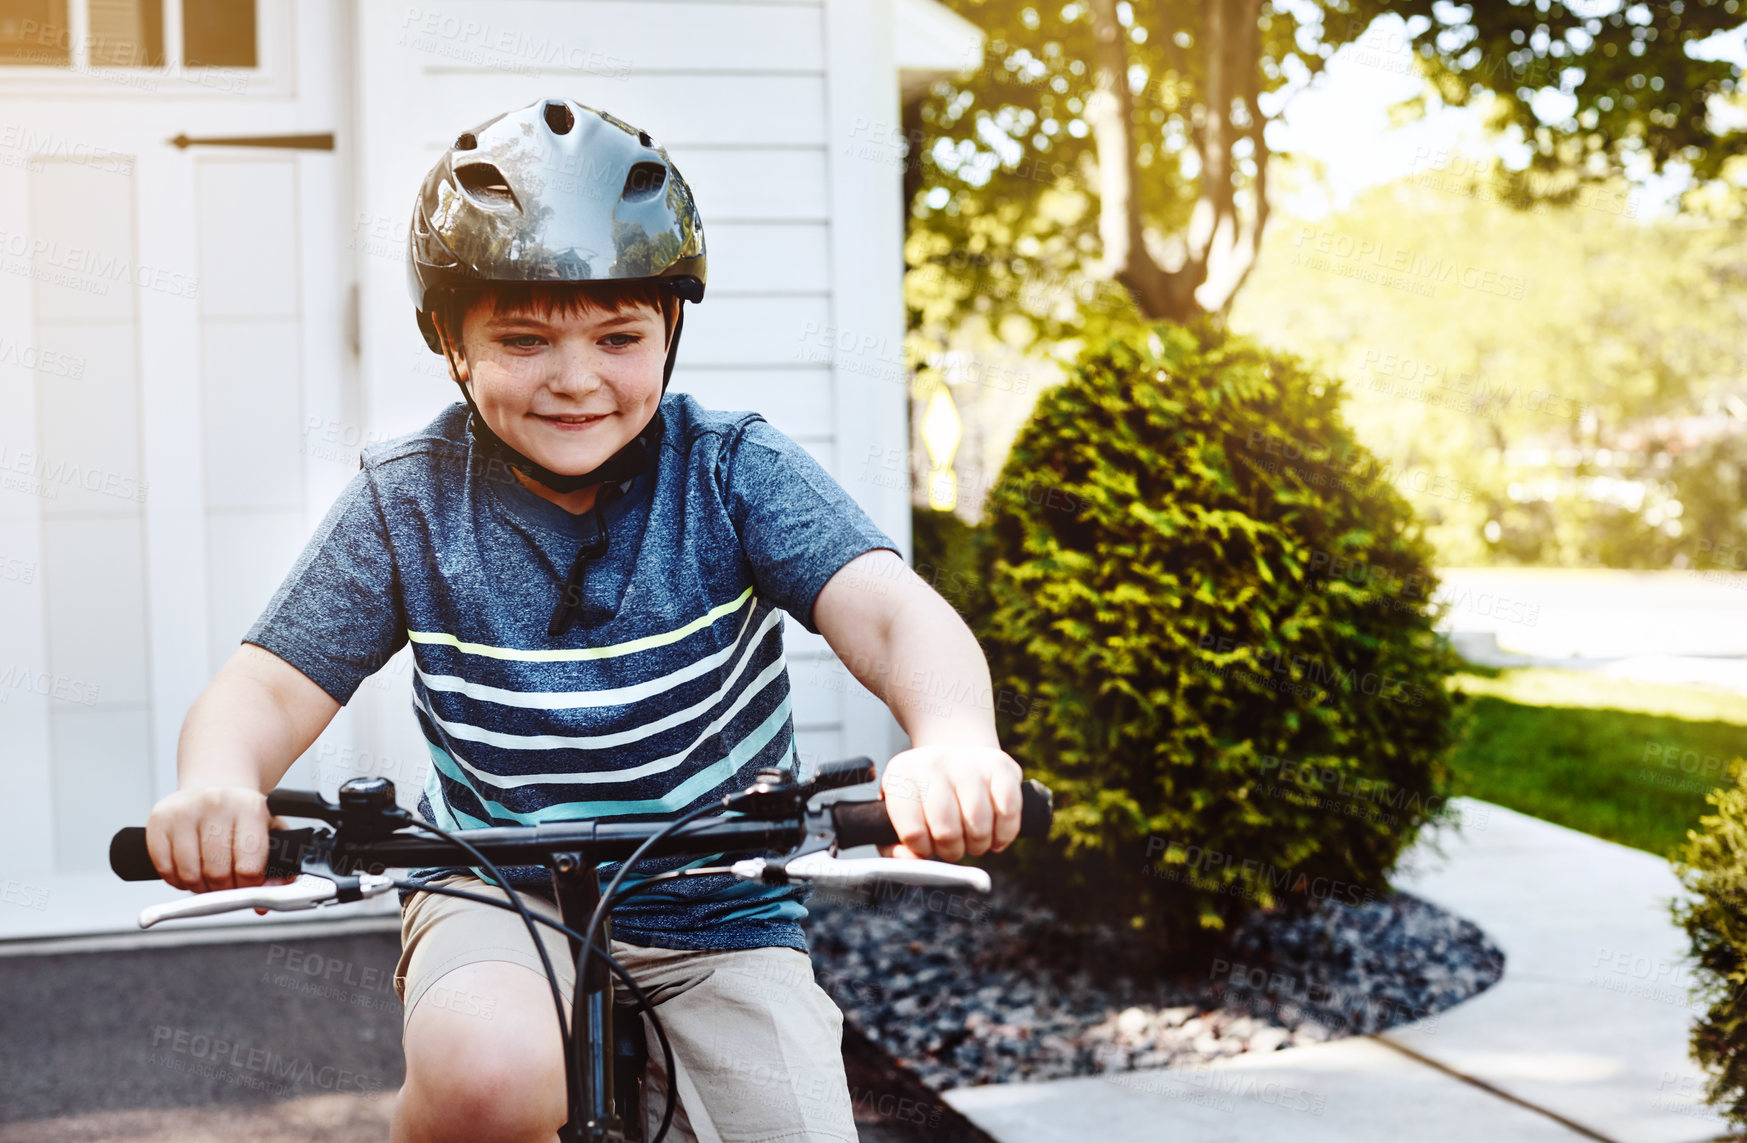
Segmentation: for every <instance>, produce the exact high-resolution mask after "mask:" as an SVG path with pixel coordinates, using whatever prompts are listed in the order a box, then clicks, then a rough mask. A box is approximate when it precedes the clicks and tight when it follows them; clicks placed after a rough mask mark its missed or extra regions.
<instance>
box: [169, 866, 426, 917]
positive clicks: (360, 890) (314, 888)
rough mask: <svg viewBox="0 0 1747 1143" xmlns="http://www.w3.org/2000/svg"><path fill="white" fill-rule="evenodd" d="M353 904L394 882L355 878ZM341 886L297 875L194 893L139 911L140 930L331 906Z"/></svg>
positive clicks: (381, 878)
mask: <svg viewBox="0 0 1747 1143" xmlns="http://www.w3.org/2000/svg"><path fill="white" fill-rule="evenodd" d="M356 878H357V882H358V886H357V897H350V896H349V895H348V899H350V900H357V899H358V898H359V897H375V896H377V895H378V894H381V893H386V892H388V891H389V890H390V889H392V888H394V878H392V877H387V876H383V875H381V874H377V873H360V874H357V875H356ZM340 890H341V886H340V885H339V884H338V883H336V882H335V880H334V879H333V878H331V877H323V876H320V875H319V874H315V873H303V874H299V875H298V877H297V879H296V880H295V881H292V882H291V883H290V884H288V885H255V886H250V887H248V888H245V889H217V890H214V891H213V892H211V893H197V894H195V895H194V896H192V897H189V898H186V899H184V900H181V901H171V902H169V903H167V904H163V905H152V906H150V907H148V908H145V909H142V910H140V928H142V929H149V928H151V927H152V926H153V925H155V924H157V923H158V922H159V921H174V920H178V919H180V918H182V917H204V916H208V915H210V914H213V913H228V912H230V911H231V910H233V909H271V910H273V911H275V912H281V913H284V912H294V911H296V910H299V909H313V908H315V907H316V906H318V905H327V904H332V903H334V902H336V901H339V900H340V899H341V893H340Z"/></svg>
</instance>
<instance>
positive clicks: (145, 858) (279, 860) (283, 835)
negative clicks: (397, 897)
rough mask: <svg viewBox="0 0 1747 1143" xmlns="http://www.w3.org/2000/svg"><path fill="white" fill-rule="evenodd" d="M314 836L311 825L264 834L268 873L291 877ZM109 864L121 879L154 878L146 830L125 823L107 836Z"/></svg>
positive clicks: (299, 866) (155, 871)
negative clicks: (109, 836)
mask: <svg viewBox="0 0 1747 1143" xmlns="http://www.w3.org/2000/svg"><path fill="white" fill-rule="evenodd" d="M314 836H315V830H313V829H276V830H271V831H269V835H268V838H267V873H266V876H268V877H295V876H297V874H298V873H299V872H300V871H301V869H302V863H303V851H304V850H305V849H307V848H308V847H309V843H310V841H311V839H313V838H314ZM109 868H110V869H112V870H114V871H115V875H116V876H117V877H119V878H121V879H122V880H123V881H156V880H158V870H157V867H156V866H155V865H153V864H152V855H151V853H150V852H149V851H148V850H147V849H146V831H145V829H144V828H143V827H141V826H127V827H125V828H123V829H118V830H116V831H115V836H114V837H112V838H110V839H109Z"/></svg>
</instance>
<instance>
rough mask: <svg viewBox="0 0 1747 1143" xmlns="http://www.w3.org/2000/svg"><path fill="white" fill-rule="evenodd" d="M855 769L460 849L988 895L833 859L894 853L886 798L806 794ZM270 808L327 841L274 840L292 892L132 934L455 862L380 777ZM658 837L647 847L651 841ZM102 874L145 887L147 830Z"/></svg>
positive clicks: (761, 783)
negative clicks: (690, 816) (655, 816)
mask: <svg viewBox="0 0 1747 1143" xmlns="http://www.w3.org/2000/svg"><path fill="white" fill-rule="evenodd" d="M874 773H875V771H874V766H873V763H872V762H870V761H868V760H867V759H865V758H857V759H852V760H848V761H845V762H837V763H830V764H828V765H826V766H823V767H821V768H820V770H819V772H818V773H817V774H815V775H814V776H813V777H812V778H811V779H810V780H808V781H806V782H797V781H795V780H794V779H793V778H792V776H790V775H788V774H787V773H786V772H783V771H780V770H766V771H761V772H760V774H759V776H758V778H757V780H755V781H754V783H753V784H752V785H751V786H750V787H748V788H747V789H745V790H742V791H741V792H739V793H737V794H730V795H728V796H727V797H725V798H723V799H722V802H723V805H724V807H726V808H727V809H728V810H729V811H731V813H728V814H721V815H718V816H715V817H708V818H699V819H697V820H694V821H691V822H688V823H686V824H685V825H682V826H679V827H678V828H670V826H671V823H668V822H611V821H570V822H547V823H544V824H541V825H534V826H492V827H489V828H485V829H472V830H467V831H465V834H464V836H465V838H466V840H467V842H468V843H470V844H471V845H472V846H473V847H474V848H475V849H476V850H477V851H478V852H479V853H480V854H482V855H483V856H484V857H485V858H486V859H487V860H489V861H492V862H495V863H497V864H500V865H546V866H549V867H550V866H553V865H555V864H559V865H561V863H562V861H563V860H565V859H567V858H570V857H573V856H574V855H576V854H583V853H586V854H587V855H588V856H589V859H590V860H592V861H596V862H601V861H611V860H624V859H627V858H630V857H631V856H632V855H633V854H634V853H635V852H637V851H638V850H639V849H640V848H641V849H643V850H644V853H645V854H646V856H650V857H657V856H674V855H688V856H690V855H698V854H711V853H723V852H726V853H733V852H747V851H764V852H766V853H771V854H776V853H780V852H782V851H790V850H792V851H793V852H790V853H787V855H786V856H780V857H779V856H772V857H758V858H752V859H748V860H743V861H738V862H735V863H734V864H733V865H732V866H730V867H729V868H730V869H731V871H732V872H733V874H734V875H735V876H737V877H740V878H741V879H743V880H749V881H758V882H761V883H764V884H785V883H787V882H788V881H790V880H806V881H813V882H817V883H819V884H821V885H830V886H834V887H837V886H845V887H846V886H852V885H861V884H867V883H870V882H873V881H898V882H903V883H908V884H917V885H946V886H954V887H960V888H968V889H974V890H977V891H979V892H985V893H986V892H988V891H989V875H988V874H987V873H986V872H985V871H983V870H982V869H978V868H976V867H974V866H962V865H957V864H951V863H947V862H941V861H931V860H930V861H918V860H910V859H902V858H867V859H862V860H855V861H840V860H838V859H837V857H836V854H837V850H838V849H839V848H840V847H843V846H858V845H891V844H895V843H896V842H897V841H898V840H899V839H898V835H897V831H896V829H894V828H893V826H892V821H891V818H890V817H889V816H888V814H887V812H886V804H885V801H884V800H883V799H879V798H875V799H857V800H841V801H836V802H832V803H830V804H828V805H826V806H823V807H820V808H815V807H813V806H811V805H810V804H809V803H810V799H811V798H812V796H813V795H814V794H816V793H819V792H821V791H823V790H826V789H833V788H836V787H841V786H848V785H856V784H860V783H862V782H867V781H872V780H873V778H874ZM1021 797H1022V803H1021V814H1020V827H1019V836H1020V837H1030V838H1042V837H1047V836H1048V834H1049V830H1050V824H1051V821H1052V819H1053V809H1052V806H1051V799H1050V793H1049V791H1048V790H1047V789H1045V788H1044V786H1043V785H1042V784H1041V783H1039V782H1037V781H1035V780H1031V781H1027V782H1025V783H1024V784H1023V786H1022V787H1021ZM267 808H268V810H269V811H270V812H272V813H274V814H276V815H283V816H287V817H311V818H319V819H322V820H325V821H327V822H329V823H330V824H331V825H333V826H334V827H335V828H334V829H332V830H328V829H318V828H303V829H290V830H272V831H270V832H269V838H268V860H267V869H266V877H267V878H268V879H274V878H294V879H295V880H294V881H292V883H291V884H286V885H263V886H255V887H245V888H239V889H223V890H217V891H214V892H209V893H203V894H198V895H196V896H195V897H193V898H185V899H183V900H180V901H176V902H174V903H171V904H168V905H159V906H154V907H152V908H150V909H147V910H145V912H143V913H142V914H141V916H140V927H141V928H146V927H149V926H151V925H153V924H156V923H157V922H158V921H161V920H167V919H171V918H177V917H185V916H198V915H203V914H210V913H217V912H224V911H228V910H230V909H241V908H250V907H256V908H266V909H277V910H293V909H308V908H314V907H316V906H318V905H325V904H330V903H334V902H337V901H355V900H358V899H359V898H361V897H366V896H374V895H376V894H378V893H382V892H386V891H388V890H389V889H391V888H393V887H394V885H395V881H394V879H393V878H390V877H385V876H382V874H383V871H384V870H387V869H390V868H415V867H420V866H443V865H446V864H449V863H451V862H453V861H454V860H455V859H456V857H457V853H456V848H455V846H454V844H453V843H451V842H450V841H448V840H445V839H443V838H441V837H436V836H424V835H421V834H418V833H415V832H410V831H409V828H408V827H412V828H417V823H416V822H415V821H414V819H413V817H412V815H410V814H408V813H407V811H405V810H403V809H400V808H399V806H398V805H397V804H396V802H395V798H394V785H393V783H392V782H389V781H388V780H387V779H386V778H354V779H352V780H351V781H349V782H347V783H346V784H345V785H343V786H342V787H341V788H340V796H339V801H338V802H337V803H336V802H329V801H327V800H326V799H325V798H323V797H322V796H321V795H320V794H318V793H314V792H311V791H303V790H274V791H273V792H272V793H270V794H269V795H268V797H267ZM664 831H666V833H665V836H662V837H659V838H657V839H656V840H655V841H654V843H653V844H652V845H646V843H648V842H649V841H650V839H651V838H652V837H655V835H657V834H660V833H663V832H664ZM109 865H110V868H111V869H112V870H114V872H115V875H116V876H117V877H120V878H121V879H122V880H124V881H156V880H158V876H159V875H158V871H157V868H156V866H154V865H153V864H152V859H151V855H150V853H149V852H148V851H147V849H146V831H145V830H144V829H142V828H140V827H138V826H129V827H127V828H125V829H122V830H119V831H117V832H116V834H115V836H114V837H113V838H112V839H111V841H110V844H109Z"/></svg>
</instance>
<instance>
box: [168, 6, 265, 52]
mask: <svg viewBox="0 0 1747 1143" xmlns="http://www.w3.org/2000/svg"><path fill="white" fill-rule="evenodd" d="M182 61H183V63H185V64H186V65H187V66H189V67H254V66H256V64H255V0H182Z"/></svg>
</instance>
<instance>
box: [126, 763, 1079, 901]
mask: <svg viewBox="0 0 1747 1143" xmlns="http://www.w3.org/2000/svg"><path fill="white" fill-rule="evenodd" d="M274 793H275V794H279V793H291V794H296V795H298V796H299V797H300V798H304V797H315V798H316V799H318V800H319V798H320V796H319V795H310V794H307V793H306V792H305V791H301V790H294V791H278V790H275V791H274ZM1021 795H1022V797H1023V799H1024V801H1023V807H1022V809H1021V814H1020V824H1019V836H1020V837H1027V838H1041V837H1047V836H1048V835H1049V827H1050V822H1051V820H1052V818H1053V810H1052V807H1051V804H1050V795H1049V791H1048V790H1047V789H1045V788H1044V786H1043V785H1042V783H1040V782H1038V781H1036V780H1035V779H1032V780H1030V781H1028V782H1026V783H1025V784H1024V786H1022V787H1021ZM269 808H270V809H272V810H273V812H275V813H293V812H296V811H291V810H286V809H280V808H278V807H276V806H275V805H274V804H273V802H272V801H270V802H269ZM826 810H827V812H828V813H829V814H830V819H831V832H832V834H833V836H834V837H835V839H836V844H837V846H838V847H839V848H848V847H851V846H857V845H893V844H896V843H897V841H898V833H897V830H895V829H894V828H893V827H892V819H891V818H890V817H889V816H888V815H887V814H886V804H885V801H884V800H883V799H880V798H870V799H856V800H854V801H850V800H847V799H846V800H843V801H838V802H832V803H831V804H830V805H829V806H828V807H826ZM299 816H302V815H301V814H299ZM659 824H660V823H642V822H624V823H621V822H593V821H585V822H551V823H548V824H546V825H537V826H492V827H490V828H488V829H473V830H468V831H467V833H466V836H467V840H468V841H470V842H472V843H473V844H474V845H476V846H478V847H479V849H480V850H481V851H482V852H484V853H485V855H486V856H487V857H489V858H491V859H492V860H493V861H495V862H498V863H499V864H501V865H539V864H543V863H544V861H545V858H546V856H547V855H548V854H550V853H551V852H552V851H553V850H554V849H565V848H572V847H582V846H587V847H590V848H592V849H593V850H594V851H595V852H596V853H597V854H599V855H600V856H601V858H602V859H604V860H615V859H623V858H626V857H629V856H630V855H631V852H632V851H633V850H635V849H636V848H637V847H638V846H639V845H641V844H642V843H643V841H644V840H646V839H647V838H648V837H649V835H650V834H651V833H653V832H654V831H655V828H656V827H657V826H659ZM315 832H316V831H315V830H313V829H276V830H272V831H270V833H269V837H268V846H267V848H268V854H269V856H268V858H267V874H266V875H267V876H268V877H294V876H296V875H297V874H298V872H299V869H300V858H301V855H302V854H304V853H305V852H307V851H308V849H309V847H310V845H311V843H312V842H313V840H314V835H315ZM700 835H707V837H708V838H709V840H710V841H711V842H721V843H722V844H721V845H717V846H716V848H714V849H699V848H698V846H697V839H698V837H699V836H700ZM797 840H798V838H797V836H796V830H795V827H794V825H793V824H792V823H782V822H765V821H747V820H745V819H739V818H706V819H702V820H700V821H697V822H694V823H692V824H691V825H689V826H685V827H682V828H681V829H679V830H676V831H675V832H674V834H673V835H672V836H671V837H669V838H665V839H663V840H662V841H661V842H657V843H656V845H655V846H654V847H653V848H652V849H651V850H650V855H651V856H666V855H672V854H681V853H693V852H707V853H715V852H718V851H720V850H723V849H731V850H740V849H788V848H791V847H792V846H793V845H794V844H795V842H796V841H797ZM353 848H354V849H358V850H362V849H364V848H366V846H365V845H363V844H358V845H354V846H353ZM367 849H368V853H367V854H365V853H362V852H360V853H359V854H358V856H359V857H368V859H369V860H368V861H367V862H364V863H365V864H370V865H382V866H387V867H394V868H408V869H410V868H415V867H418V866H424V865H440V864H442V863H444V862H446V861H449V860H451V859H452V858H453V857H454V856H455V850H454V847H452V846H451V845H449V843H447V842H445V841H442V840H439V839H437V838H428V837H414V836H409V835H406V834H395V835H391V836H389V837H387V838H383V839H380V840H377V841H373V842H369V843H368V844H367ZM109 868H110V869H111V870H113V871H114V872H115V875H116V876H117V877H119V878H121V879H122V880H123V881H156V880H158V870H157V867H156V866H154V865H153V864H152V857H151V854H150V853H149V852H148V851H147V849H146V831H145V829H144V828H143V827H141V826H127V827H125V828H123V829H120V830H117V831H116V833H115V836H114V837H113V838H111V839H110V842H109Z"/></svg>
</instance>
